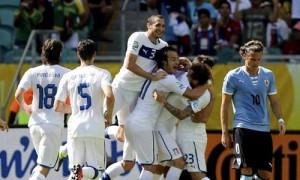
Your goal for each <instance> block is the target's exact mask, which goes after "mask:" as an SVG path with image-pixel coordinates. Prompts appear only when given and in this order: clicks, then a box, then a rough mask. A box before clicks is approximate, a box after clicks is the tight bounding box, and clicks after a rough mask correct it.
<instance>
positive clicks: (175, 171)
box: [166, 167, 182, 180]
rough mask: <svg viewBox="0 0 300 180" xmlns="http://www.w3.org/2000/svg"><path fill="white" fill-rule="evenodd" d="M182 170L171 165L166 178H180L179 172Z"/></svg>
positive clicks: (172, 179)
mask: <svg viewBox="0 0 300 180" xmlns="http://www.w3.org/2000/svg"><path fill="white" fill-rule="evenodd" d="M181 172H182V169H179V168H176V167H171V168H170V169H169V170H168V173H167V177H166V180H175V179H179V178H180V174H181Z"/></svg>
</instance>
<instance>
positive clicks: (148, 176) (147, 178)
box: [139, 169, 153, 180]
mask: <svg viewBox="0 0 300 180" xmlns="http://www.w3.org/2000/svg"><path fill="white" fill-rule="evenodd" d="M139 180H153V173H152V172H150V171H146V170H145V169H143V170H142V172H141V174H140V177H139Z"/></svg>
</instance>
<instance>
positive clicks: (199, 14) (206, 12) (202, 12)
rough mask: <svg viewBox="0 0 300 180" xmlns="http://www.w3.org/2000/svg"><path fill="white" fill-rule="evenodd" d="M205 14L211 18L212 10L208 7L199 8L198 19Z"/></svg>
mask: <svg viewBox="0 0 300 180" xmlns="http://www.w3.org/2000/svg"><path fill="white" fill-rule="evenodd" d="M203 14H204V15H206V16H207V17H209V18H210V12H209V10H207V9H199V10H197V15H198V19H200V16H201V15H203Z"/></svg>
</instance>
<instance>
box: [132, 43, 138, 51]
mask: <svg viewBox="0 0 300 180" xmlns="http://www.w3.org/2000/svg"><path fill="white" fill-rule="evenodd" d="M138 48H139V42H137V41H134V42H133V44H132V49H133V50H135V51H136V50H137V49H138Z"/></svg>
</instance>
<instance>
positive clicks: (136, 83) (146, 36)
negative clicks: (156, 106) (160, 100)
mask: <svg viewBox="0 0 300 180" xmlns="http://www.w3.org/2000/svg"><path fill="white" fill-rule="evenodd" d="M164 31H165V22H164V18H163V16H161V15H152V16H150V17H149V18H148V19H147V31H146V32H134V33H133V34H132V35H131V36H130V37H129V39H128V43H127V50H126V56H125V59H124V64H123V66H122V68H121V69H120V72H119V73H118V74H117V75H116V77H115V79H114V81H113V83H112V86H113V93H114V95H115V97H116V98H115V99H116V102H115V107H114V112H116V113H117V117H118V120H119V129H118V133H117V138H118V140H121V141H124V125H125V119H126V118H127V116H128V115H129V113H130V112H131V111H132V110H133V108H134V107H135V104H136V100H137V98H138V95H139V92H140V90H141V87H142V85H143V83H144V81H145V80H146V79H148V80H151V81H158V80H160V79H162V78H164V77H165V76H166V73H165V72H158V73H154V72H155V68H156V62H155V56H156V52H157V51H158V50H160V49H162V48H163V47H165V46H167V43H166V42H165V41H163V40H162V39H160V38H161V37H162V36H163V35H164ZM114 114H115V113H114ZM134 165H135V154H134V153H133V152H132V149H131V148H130V147H128V144H127V141H126V138H125V142H124V146H123V161H122V162H117V163H114V164H112V165H110V166H109V167H108V168H107V169H106V170H105V173H104V175H103V179H104V180H107V179H108V180H109V179H112V178H114V177H116V176H118V175H120V174H122V173H124V172H125V171H128V170H130V169H132V168H133V167H134Z"/></svg>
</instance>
